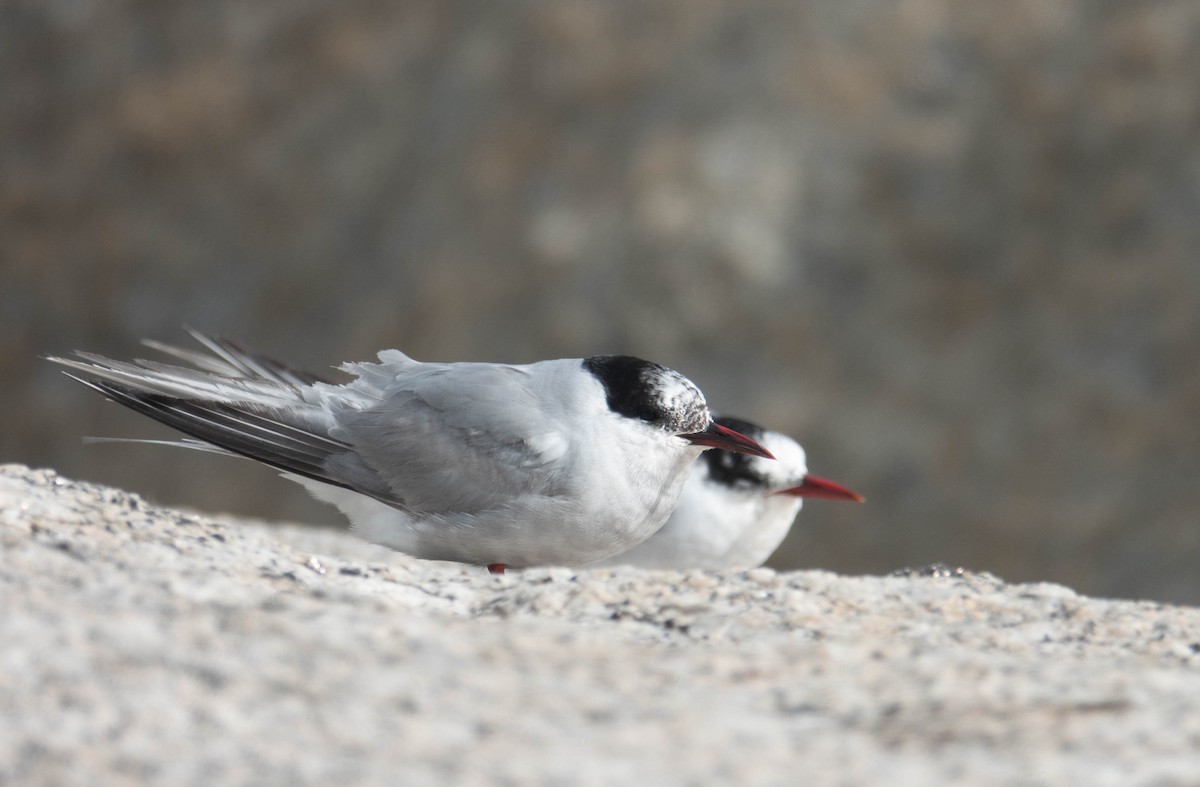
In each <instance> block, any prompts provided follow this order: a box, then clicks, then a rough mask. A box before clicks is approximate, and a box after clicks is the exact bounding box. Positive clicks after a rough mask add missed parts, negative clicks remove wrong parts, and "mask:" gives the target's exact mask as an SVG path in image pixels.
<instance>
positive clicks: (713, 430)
mask: <svg viewBox="0 0 1200 787" xmlns="http://www.w3.org/2000/svg"><path fill="white" fill-rule="evenodd" d="M679 436H680V437H682V438H683V439H684V440H687V441H688V442H689V443H691V444H692V445H706V446H708V447H710V448H720V449H722V450H725V451H732V452H733V453H735V454H749V455H750V456H761V457H763V458H764V459H774V458H775V456H774V455H773V454H772V453H771V452H770V451H768V450H767V449H765V448H763V447H762V446H761V445H759V444H758V443H757V442H755V441H754V440H751V439H750V438H749V437H746V435H744V434H742V433H741V432H735V431H733V430H732V429H730V428H729V427H726V426H721V425H720V424H718V423H716V422H714V423H711V424H709V426H708V428H707V429H705V430H704V431H703V432H693V433H692V434H681V435H679Z"/></svg>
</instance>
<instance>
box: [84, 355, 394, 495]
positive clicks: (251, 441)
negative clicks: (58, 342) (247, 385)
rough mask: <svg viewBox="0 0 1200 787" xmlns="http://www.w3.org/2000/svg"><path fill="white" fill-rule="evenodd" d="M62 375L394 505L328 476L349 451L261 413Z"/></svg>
mask: <svg viewBox="0 0 1200 787" xmlns="http://www.w3.org/2000/svg"><path fill="white" fill-rule="evenodd" d="M64 374H66V375H67V376H68V377H71V378H72V379H74V380H78V381H79V382H81V383H83V384H84V385H86V386H88V387H89V388H92V389H94V390H96V391H99V392H100V393H101V394H103V395H104V396H105V397H107V398H109V399H111V400H112V401H114V402H116V403H118V404H121V405H124V406H125V407H128V408H129V409H131V410H133V411H134V412H137V413H141V414H142V415H145V416H147V417H148V418H152V419H154V420H155V421H158V422H159V423H162V424H165V425H166V426H169V427H171V428H172V429H176V430H178V431H180V432H183V433H184V434H186V435H188V436H190V437H193V438H195V439H197V440H200V441H202V442H204V443H208V444H210V445H214V446H217V447H218V448H221V449H224V450H225V451H228V452H230V453H233V454H237V455H238V456H243V457H246V458H248V459H254V460H256V461H259V462H262V463H263V464H266V465H269V466H271V467H274V468H275V469H277V470H283V471H285V472H288V473H294V474H296V475H300V476H304V477H305V478H311V479H313V480H315V481H320V482H322V483H326V484H332V485H334V486H339V487H343V488H345V489H350V490H352V491H355V492H359V493H361V494H365V495H368V496H371V497H375V498H377V499H379V500H380V501H382V502H384V503H389V504H396V503H398V502H399V501H397V500H395V499H394V497H393V496H392V495H390V494H389V493H388V492H387V491H386V490H371V489H360V488H357V487H355V486H352V485H350V484H348V483H346V482H345V481H344V480H342V479H339V478H337V477H335V476H333V475H331V474H330V473H329V471H328V470H327V469H326V466H325V462H326V460H328V459H330V458H332V457H334V456H336V455H338V454H340V453H343V452H345V451H348V450H350V446H348V445H347V444H345V443H343V442H340V441H338V440H334V439H331V438H329V437H326V436H324V435H317V434H312V433H311V432H307V431H305V430H303V429H299V428H297V427H294V426H290V425H288V424H285V423H281V422H280V421H278V420H276V419H273V418H271V417H269V415H267V414H266V413H264V412H255V411H254V410H255V409H260V410H261V409H262V408H255V407H254V406H253V405H242V406H234V405H232V404H226V403H220V402H206V401H200V400H193V399H179V398H175V397H171V396H165V395H163V394H155V393H147V392H143V391H138V390H135V389H133V388H129V387H127V386H123V385H120V384H118V383H113V382H110V381H108V380H101V379H89V378H87V377H84V376H80V375H79V374H75V373H72V372H64Z"/></svg>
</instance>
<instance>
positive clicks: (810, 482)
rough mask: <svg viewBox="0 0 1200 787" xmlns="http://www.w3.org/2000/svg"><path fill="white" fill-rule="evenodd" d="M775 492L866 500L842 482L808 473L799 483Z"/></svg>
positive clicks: (860, 501)
mask: <svg viewBox="0 0 1200 787" xmlns="http://www.w3.org/2000/svg"><path fill="white" fill-rule="evenodd" d="M774 494H777V495H795V496H796V497H819V498H822V499H824V500H853V501H854V502H855V503H862V502H864V498H863V496H862V495H860V494H858V493H857V492H851V491H850V490H849V489H847V488H846V487H844V486H842V485H841V484H838V483H834V482H833V481H830V480H828V479H825V478H818V477H817V476H815V475H806V476H804V480H803V481H801V482H800V483H799V484H798V485H796V486H793V487H789V488H788V489H780V490H779V491H778V492H775V493H774Z"/></svg>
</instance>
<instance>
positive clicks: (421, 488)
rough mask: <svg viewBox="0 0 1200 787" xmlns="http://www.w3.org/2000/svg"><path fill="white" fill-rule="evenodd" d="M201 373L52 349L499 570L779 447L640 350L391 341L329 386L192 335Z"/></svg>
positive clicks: (90, 374)
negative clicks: (474, 354)
mask: <svg viewBox="0 0 1200 787" xmlns="http://www.w3.org/2000/svg"><path fill="white" fill-rule="evenodd" d="M192 335H193V337H194V338H196V339H197V340H198V341H199V342H200V343H201V344H202V345H203V346H204V347H205V348H206V350H207V352H204V353H201V352H194V351H190V350H183V349H179V348H175V347H170V346H167V345H161V344H156V343H150V345H151V346H153V347H155V348H157V349H159V350H161V351H165V352H166V353H168V354H170V355H172V356H174V357H176V358H178V359H181V360H183V361H185V362H187V363H189V364H190V365H191V368H187V367H183V366H178V365H174V364H167V363H161V362H157V361H146V360H134V361H131V362H123V361H115V360H111V359H108V358H104V357H101V356H98V355H94V354H91V353H84V352H80V353H77V354H76V358H74V359H64V358H51V359H50V360H52V361H54V362H55V363H59V364H62V365H64V366H67V367H69V369H70V371H69V372H68V374H70V375H71V376H72V377H74V378H75V379H77V380H79V381H80V382H82V383H84V384H86V385H88V386H91V387H92V388H94V389H96V390H97V391H99V392H101V393H103V394H104V395H105V396H107V397H109V398H110V399H112V400H113V401H116V402H118V403H120V404H123V405H125V406H126V407H129V408H131V409H133V410H136V411H137V412H140V413H142V414H144V415H147V416H149V417H151V418H153V419H155V420H157V421H161V422H162V423H164V424H167V425H168V426H171V427H173V428H175V429H177V430H179V431H180V432H183V433H184V434H186V435H189V436H190V438H192V439H185V440H182V441H179V443H177V444H179V445H184V446H187V447H191V448H200V449H203V450H209V451H215V452H217V453H223V454H230V455H237V456H243V457H248V458H251V459H255V460H258V461H260V462H263V463H265V464H268V465H270V466H272V467H275V468H277V469H279V470H281V471H283V473H284V475H285V476H286V477H288V478H290V479H292V480H294V481H297V482H298V483H300V484H302V485H304V486H305V487H306V488H307V489H308V490H309V491H310V492H311V493H312V494H313V495H315V496H316V497H317V498H319V499H321V500H323V501H326V502H328V503H332V504H334V505H336V506H337V507H338V508H339V509H341V510H342V512H343V513H344V514H346V516H347V517H349V519H350V521H351V522H352V524H353V525H354V528H355V529H356V530H357V532H358V533H359V534H360V535H361V536H363V537H364V538H366V539H368V540H370V541H374V542H377V543H380V544H383V545H386V546H389V547H392V548H394V549H398V550H400V551H402V552H406V553H408V554H410V555H414V556H416V557H422V558H430V559H436V560H455V561H460V562H464V563H472V564H475V565H482V566H488V567H489V568H490V569H491V570H493V571H503V570H504V568H505V567H506V566H508V567H517V568H519V567H527V566H536V565H581V564H584V563H589V562H592V561H596V560H601V559H604V558H607V557H611V556H612V555H616V554H618V553H621V552H624V551H626V550H628V549H629V548H630V547H632V546H634V545H635V544H638V543H640V542H641V541H643V540H644V539H646V538H647V537H648V536H649V535H650V534H651V533H653V532H655V531H656V530H658V529H659V528H660V527H661V526H662V524H663V523H664V522H665V521H666V520H667V517H668V516H669V515H670V514H671V511H672V510H673V509H674V508H675V503H676V500H677V498H678V497H679V494H680V490H681V489H682V488H683V485H684V482H685V481H686V480H687V477H688V474H689V472H690V470H691V466H692V463H693V461H694V460H695V459H696V457H697V456H699V455H700V453H701V452H702V451H704V450H705V449H706V448H709V447H718V448H724V449H727V450H729V451H734V452H740V453H745V454H749V455H753V456H760V457H767V458H770V457H771V454H770V452H769V451H767V449H765V448H763V447H762V446H761V445H759V443H757V442H756V441H754V440H752V439H750V438H749V437H746V436H744V435H742V434H739V433H738V432H736V431H734V430H732V429H729V428H727V427H723V426H720V425H718V424H717V423H715V422H714V421H713V418H712V415H711V414H710V413H709V410H708V406H707V404H706V403H705V400H704V396H703V394H701V392H700V390H699V389H698V388H697V387H696V386H695V385H694V384H693V383H692V382H691V381H690V380H688V379H687V378H685V377H684V376H683V375H681V374H679V373H678V372H675V371H673V370H671V369H668V368H666V367H663V366H659V365H658V364H655V363H650V362H648V361H643V360H640V359H638V358H632V357H629V356H597V357H592V358H584V359H580V358H569V359H561V360H552V361H540V362H538V363H532V364H527V365H506V364H493V363H422V362H420V361H415V360H413V359H412V358H409V357H408V356H407V355H405V354H404V353H401V352H399V351H398V350H384V351H383V352H380V353H379V362H378V363H348V364H344V365H343V366H341V369H342V370H343V371H344V372H346V373H348V374H349V375H351V379H350V380H349V381H348V382H345V383H336V382H331V381H327V380H325V379H323V378H322V377H321V376H319V375H313V374H309V373H305V372H300V371H297V370H295V369H291V368H290V367H288V366H285V365H284V364H281V363H279V362H277V361H273V360H271V359H269V358H266V357H264V356H262V355H259V354H257V353H253V352H250V351H248V350H245V349H244V348H242V347H240V346H239V345H237V344H235V343H233V342H231V341H228V340H223V339H216V338H212V337H208V336H205V335H203V334H200V333H197V332H193V333H192Z"/></svg>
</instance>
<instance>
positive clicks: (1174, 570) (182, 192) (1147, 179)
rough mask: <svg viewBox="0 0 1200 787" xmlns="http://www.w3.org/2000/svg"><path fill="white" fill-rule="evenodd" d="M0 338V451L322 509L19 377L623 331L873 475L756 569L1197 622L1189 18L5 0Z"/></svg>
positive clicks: (812, 451)
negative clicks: (1032, 586) (970, 582)
mask: <svg viewBox="0 0 1200 787" xmlns="http://www.w3.org/2000/svg"><path fill="white" fill-rule="evenodd" d="M0 319H2V321H3V325H2V328H3V330H2V331H0V406H2V407H3V412H4V415H3V419H2V422H0V460H3V461H20V462H25V463H28V464H32V465H37V466H51V467H53V468H55V469H57V470H59V471H61V472H62V473H64V474H66V475H68V476H73V477H77V478H85V479H89V480H95V481H101V482H105V483H112V484H117V485H120V486H122V487H125V488H128V489H132V490H136V491H138V492H141V493H144V494H148V495H149V496H151V497H152V498H154V499H156V500H159V501H161V502H166V503H172V504H187V505H191V506H194V507H197V508H201V509H204V510H209V511H221V510H227V511H237V512H241V513H245V514H253V515H261V516H266V517H271V518H278V519H300V520H306V521H312V522H340V521H341V520H340V517H339V516H338V515H337V514H336V513H335V512H333V511H332V510H327V509H325V508H323V507H318V506H317V505H316V504H315V503H312V502H310V501H308V500H307V499H306V497H305V495H304V493H303V492H302V491H301V490H299V489H297V488H295V487H293V486H292V485H291V484H288V483H287V482H285V481H282V480H278V479H277V478H275V476H274V474H273V473H271V472H269V471H266V470H264V469H261V468H258V467H254V466H251V465H250V464H249V463H239V462H235V461H232V460H222V459H220V458H215V457H211V456H201V455H192V454H190V453H188V452H184V451H170V450H168V449H156V448H152V447H146V446H112V445H99V446H83V445H81V442H80V438H81V436H82V435H95V434H101V435H127V436H142V437H147V436H159V435H162V434H164V432H163V431H160V430H159V429H157V428H156V427H155V426H153V425H151V424H149V423H148V422H146V421H145V420H144V419H141V418H140V417H138V416H136V415H133V414H131V413H126V412H123V411H121V410H119V409H118V408H117V407H116V406H114V405H111V404H108V403H105V402H103V401H102V400H101V399H100V397H98V396H96V395H94V394H93V393H92V392H90V391H87V390H86V389H84V388H83V387H81V386H79V385H76V384H74V383H72V382H70V381H69V380H66V379H64V378H63V377H62V376H61V374H59V373H58V371H57V370H56V369H54V368H52V367H51V366H50V365H49V364H47V363H45V362H43V361H41V360H39V356H40V355H44V354H49V353H65V352H68V351H70V350H72V349H74V348H87V349H91V350H95V351H99V352H103V353H108V354H115V355H118V356H128V355H130V354H134V353H140V350H141V348H139V347H138V345H137V341H138V339H140V338H141V337H143V336H148V337H154V338H157V339H161V340H167V341H173V342H181V341H183V340H184V339H185V338H186V337H184V336H183V334H182V333H181V331H180V326H181V325H184V324H186V325H191V326H194V327H197V328H200V329H204V330H208V331H212V332H216V333H220V334H224V335H228V336H231V337H234V338H238V339H240V340H242V341H244V342H245V343H247V344H249V345H251V346H253V347H256V348H258V349H260V350H262V351H264V352H268V353H271V354H274V355H277V356H279V357H282V358H285V359H289V360H292V361H294V362H296V363H297V364H300V365H303V366H307V367H311V368H314V369H322V368H324V367H326V366H328V365H330V364H331V363H333V362H337V361H342V360H347V359H363V358H368V357H370V356H371V355H372V354H373V353H374V352H375V351H376V350H377V349H380V348H383V347H393V346H394V347H400V348H402V349H404V350H405V351H407V352H409V353H411V354H412V355H414V356H416V357H418V358H424V359H435V360H495V361H531V360H535V359H539V358H545V357H558V356H572V355H588V354H596V353H612V352H621V353H631V354H636V355H641V356H644V357H648V358H651V359H654V360H658V361H660V362H663V363H665V364H668V365H670V366H672V367H675V368H677V369H680V370H682V371H683V372H685V373H686V374H688V375H690V376H691V377H692V378H693V379H695V380H696V381H697V382H698V383H699V384H700V385H701V387H702V388H703V389H704V390H705V392H706V393H707V394H708V396H709V399H710V401H711V402H712V403H713V404H714V405H715V406H716V407H718V408H720V409H722V410H725V411H728V412H731V413H736V414H739V415H743V416H746V417H750V418H752V419H754V420H758V421H760V422H762V423H763V424H765V425H767V426H770V427H773V428H776V429H780V430H782V431H786V432H789V433H791V434H793V435H795V436H796V437H797V438H799V439H800V440H801V441H802V442H803V443H804V444H805V446H806V447H807V448H808V450H809V460H810V467H811V468H812V469H813V471H814V472H817V473H819V474H821V475H824V476H828V477H831V478H834V479H836V480H839V481H842V482H844V483H846V484H848V485H850V486H852V487H853V488H854V489H856V490H858V491H860V492H862V493H864V494H865V495H866V496H867V498H868V503H867V505H865V506H849V505H834V504H829V503H821V502H817V503H811V504H809V505H808V506H807V508H806V509H805V510H804V511H803V512H802V513H801V516H800V520H799V525H800V526H799V527H797V528H796V529H795V530H794V532H793V534H792V536H791V537H790V538H789V541H788V542H787V543H786V544H785V546H784V547H783V549H781V551H780V552H779V553H778V554H777V555H776V557H775V559H774V565H776V566H778V567H781V568H789V567H818V566H819V567H824V568H829V569H834V570H837V571H841V572H872V573H878V572H887V571H891V570H893V569H896V568H900V567H902V566H906V565H916V564H925V563H930V562H933V561H943V562H946V563H951V564H961V565H965V566H967V567H970V568H972V569H976V570H987V571H993V572H995V573H997V574H999V575H1001V576H1003V577H1005V578H1007V579H1010V580H1035V579H1036V580H1052V581H1055V582H1061V583H1065V584H1067V585H1070V586H1071V587H1073V588H1076V589H1077V590H1080V591H1082V592H1086V593H1089V594H1096V595H1102V596H1123V597H1149V598H1155V599H1162V600H1171V601H1181V602H1190V603H1200V571H1197V567H1198V566H1200V491H1198V487H1200V483H1198V481H1200V364H1198V363H1197V358H1198V356H1200V4H1197V3H1196V2H1194V0H1174V1H1172V0H1163V1H1161V2H1150V1H1148V0H1146V1H1139V0H1127V1H1124V2H1113V1H1112V0H1061V1H1060V2H1054V3H1047V2H1043V0H1022V1H1014V2H1004V3H974V2H966V3H964V2H961V0H899V1H897V2H878V0H819V1H818V2H811V3H794V2H784V1H783V0H778V1H777V2H724V3H707V2H705V3H698V2H694V0H674V2H656V3H651V4H647V3H641V2H599V1H597V2H576V1H573V0H568V1H567V2H556V3H538V2H509V3H487V2H475V3H471V2H331V1H329V0H287V2H258V3H239V2H218V1H217V0H213V1H212V2H205V3H183V2H176V1H175V0H155V1H154V2H114V1H113V0H109V1H108V2H99V1H98V0H70V1H67V0H38V1H37V2H9V3H5V4H4V5H3V6H0ZM146 352H149V351H146Z"/></svg>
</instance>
